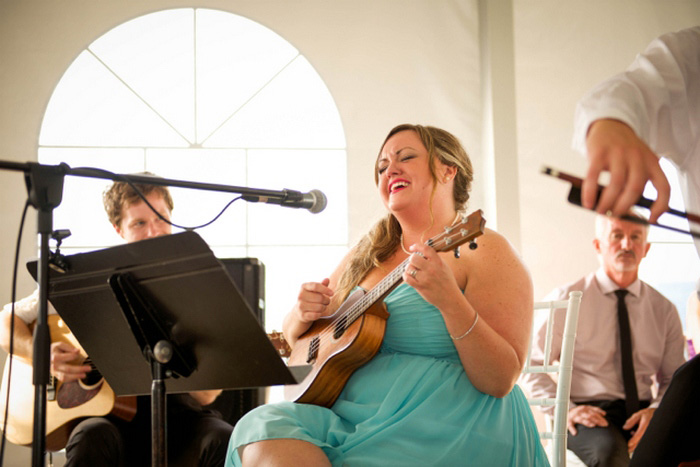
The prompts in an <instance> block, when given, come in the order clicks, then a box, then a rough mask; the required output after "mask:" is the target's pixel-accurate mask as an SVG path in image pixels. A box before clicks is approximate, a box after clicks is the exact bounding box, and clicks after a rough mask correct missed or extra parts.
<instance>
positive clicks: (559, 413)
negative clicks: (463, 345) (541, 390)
mask: <svg viewBox="0 0 700 467" xmlns="http://www.w3.org/2000/svg"><path fill="white" fill-rule="evenodd" d="M582 295H583V293H582V292H579V291H574V292H571V293H569V299H568V300H556V301H546V302H536V303H535V307H534V308H535V313H536V314H537V313H547V317H546V335H545V340H544V349H543V351H544V352H543V354H544V358H543V360H542V362H539V361H538V362H537V364H533V363H532V362H531V360H530V358H531V353H532V341H533V340H534V339H535V338H536V336H535V335H534V333H533V339H531V340H530V347H529V348H528V352H527V358H526V360H525V368H524V369H523V373H550V374H556V382H557V392H556V396H555V398H543V399H535V398H531V399H528V402H529V403H530V405H531V406H545V407H547V406H549V407H552V406H553V407H554V416H553V423H552V425H553V426H551V427H550V426H548V427H547V429H546V431H544V432H542V433H540V437H541V438H542V439H548V440H551V441H552V446H551V448H552V451H551V459H550V461H551V463H552V467H559V466H565V465H566V437H567V434H566V431H567V426H566V419H567V414H568V412H569V394H570V393H571V372H572V370H573V359H574V342H575V340H576V328H577V326H578V312H579V307H580V305H581V296H582ZM562 312H564V313H566V318H565V321H564V334H563V337H562V343H561V353H560V356H559V359H558V362H556V363H555V364H551V348H552V337H553V333H552V328H553V323H554V316H555V313H562ZM535 322H539V323H541V321H538V320H535ZM538 360H539V359H538Z"/></svg>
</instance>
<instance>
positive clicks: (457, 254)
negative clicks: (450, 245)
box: [454, 247, 459, 258]
mask: <svg viewBox="0 0 700 467" xmlns="http://www.w3.org/2000/svg"><path fill="white" fill-rule="evenodd" d="M454 254H455V258H459V247H457V248H455V249H454Z"/></svg>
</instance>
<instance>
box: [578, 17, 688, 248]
mask: <svg viewBox="0 0 700 467" xmlns="http://www.w3.org/2000/svg"><path fill="white" fill-rule="evenodd" d="M601 118H614V119H617V120H621V121H623V122H625V123H626V124H628V125H629V126H630V127H631V128H632V129H634V131H635V132H636V133H637V135H638V136H639V137H640V138H641V139H642V140H644V141H645V142H646V143H647V144H648V145H649V147H650V148H651V149H652V150H653V151H654V152H656V153H657V154H659V155H661V156H664V157H666V158H668V159H669V160H671V161H672V162H673V163H674V165H675V166H676V168H677V169H678V174H679V181H680V186H681V190H682V191H683V198H684V200H685V207H686V210H687V211H688V212H691V213H693V214H700V26H698V27H693V28H690V29H685V30H682V31H679V32H676V33H669V34H666V35H663V36H661V37H659V38H658V39H655V40H654V41H652V42H651V44H649V46H648V47H647V49H646V50H645V51H644V52H643V53H641V54H639V55H637V57H636V59H635V60H634V62H632V64H631V65H630V66H629V68H627V70H626V71H625V72H623V73H620V74H619V75H616V76H613V77H612V78H610V79H608V80H606V81H604V82H603V83H601V84H599V85H598V86H596V87H595V88H593V89H592V90H591V91H589V92H588V93H587V94H586V95H585V96H584V97H583V98H582V99H581V101H580V102H579V103H578V106H577V108H576V114H575V121H574V137H573V143H572V145H573V148H574V149H576V150H577V151H579V152H581V153H582V154H585V153H586V133H587V132H588V127H589V126H590V125H591V123H593V121H595V120H598V119H601ZM691 229H692V230H695V231H700V225H698V224H691ZM695 247H696V248H697V250H698V254H700V239H695Z"/></svg>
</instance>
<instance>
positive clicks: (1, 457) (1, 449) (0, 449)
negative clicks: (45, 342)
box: [0, 199, 30, 467]
mask: <svg viewBox="0 0 700 467" xmlns="http://www.w3.org/2000/svg"><path fill="white" fill-rule="evenodd" d="M29 205H30V203H29V200H28V199H27V202H26V203H25V204H24V210H23V211H22V218H21V220H20V222H19V232H18V234H17V246H16V247H15V264H14V267H13V269H12V293H11V295H12V301H11V302H10V303H11V305H10V307H11V310H12V311H11V312H10V352H9V354H8V358H7V365H8V368H7V394H6V396H5V397H6V398H5V416H4V420H3V424H2V433H3V436H2V442H0V467H2V465H3V463H4V461H5V441H6V439H7V437H6V436H4V435H5V433H7V416H8V414H9V409H10V382H11V381H12V355H13V354H14V350H15V302H16V301H17V269H18V267H19V252H20V246H21V244H22V231H23V230H24V221H25V219H26V217H27V211H28V210H29Z"/></svg>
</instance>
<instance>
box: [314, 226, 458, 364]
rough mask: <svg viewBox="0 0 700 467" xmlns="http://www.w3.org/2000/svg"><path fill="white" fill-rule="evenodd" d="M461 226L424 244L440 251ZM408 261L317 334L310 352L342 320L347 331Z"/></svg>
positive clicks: (389, 285)
mask: <svg viewBox="0 0 700 467" xmlns="http://www.w3.org/2000/svg"><path fill="white" fill-rule="evenodd" d="M463 223H464V222H462V224H463ZM462 224H458V225H455V226H451V227H447V228H445V231H444V232H441V233H440V234H439V235H437V236H436V237H433V238H431V239H430V240H428V241H427V242H426V244H428V245H432V247H433V248H435V249H436V250H437V251H442V250H440V248H441V247H442V246H443V245H444V246H449V245H451V244H452V243H453V242H452V241H451V236H450V234H451V233H452V232H453V231H454V230H455V229H456V228H457V227H459V226H460V225H462ZM459 245H460V243H457V246H459ZM446 250H447V248H446V249H445V251H446ZM409 260H410V257H408V258H406V259H405V260H403V261H402V262H401V264H399V265H398V266H397V267H396V268H395V269H394V270H393V271H391V272H390V273H389V274H387V275H386V277H384V279H382V280H381V281H379V283H378V284H377V285H375V286H374V287H373V288H372V289H371V290H370V291H369V292H367V293H366V294H365V295H363V296H362V298H360V299H359V300H358V301H357V302H355V304H353V305H352V306H351V307H350V308H349V309H348V310H347V311H346V312H345V313H342V314H341V315H340V316H338V317H336V318H334V319H333V321H331V322H330V324H329V325H327V326H326V328H325V329H324V330H323V331H321V332H320V333H319V335H318V339H315V340H312V342H311V348H310V351H311V352H316V351H317V350H318V348H319V347H320V345H321V342H322V341H324V340H326V339H328V338H329V336H331V335H333V334H335V330H336V328H337V327H338V326H339V323H340V322H341V321H343V320H345V323H344V325H343V326H344V329H343V331H345V329H347V327H348V326H350V324H351V323H353V322H354V321H355V320H356V319H357V318H359V317H360V316H361V315H362V314H363V313H364V312H365V310H366V309H367V308H368V307H369V306H370V305H371V304H372V303H374V302H375V301H376V300H377V298H379V297H380V296H382V295H383V294H384V293H385V292H386V291H387V290H388V289H389V288H390V287H391V286H392V285H393V284H394V283H395V282H397V281H399V280H401V276H402V275H403V273H404V271H406V268H407V267H408V262H409Z"/></svg>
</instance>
